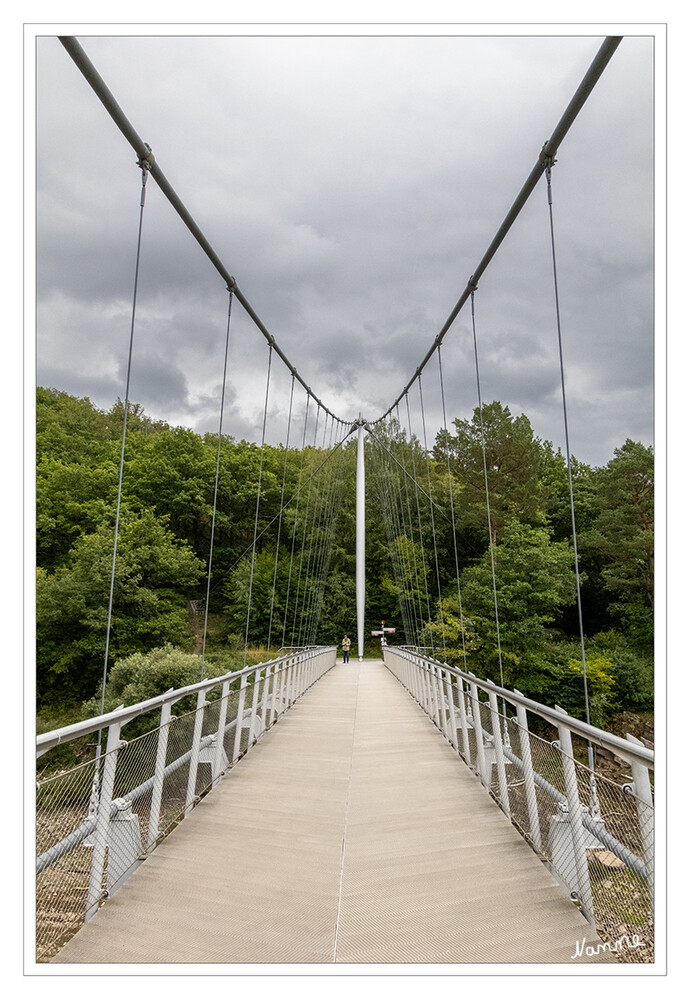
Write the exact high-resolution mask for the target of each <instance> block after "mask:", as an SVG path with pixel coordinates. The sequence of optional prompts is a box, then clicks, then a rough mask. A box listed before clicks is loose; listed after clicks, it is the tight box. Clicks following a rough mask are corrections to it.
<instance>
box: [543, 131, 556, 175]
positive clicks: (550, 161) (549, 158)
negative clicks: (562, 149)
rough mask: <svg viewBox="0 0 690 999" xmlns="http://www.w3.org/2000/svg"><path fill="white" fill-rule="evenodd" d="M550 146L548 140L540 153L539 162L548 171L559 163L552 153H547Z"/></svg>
mask: <svg viewBox="0 0 690 999" xmlns="http://www.w3.org/2000/svg"><path fill="white" fill-rule="evenodd" d="M548 144H549V140H548V139H547V140H546V142H545V143H544V145H543V146H542V147H541V152H540V153H539V162H540V163H542V164H543V165H544V166H545V167H546V169H547V170H550V169H551V167H552V166H553V165H554V163H557V162H558V161H557V160H556V157H555V156H554V155H553V154H552V153H547V152H545V149H546V147H547V146H548Z"/></svg>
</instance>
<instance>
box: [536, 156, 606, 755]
mask: <svg viewBox="0 0 690 999" xmlns="http://www.w3.org/2000/svg"><path fill="white" fill-rule="evenodd" d="M551 166H552V162H549V164H548V166H547V168H546V171H545V173H546V190H547V201H548V206H549V228H550V232H551V260H552V264H553V287H554V297H555V304H556V330H557V333H558V360H559V366H560V374H561V398H562V401H563V426H564V429H565V453H566V460H567V464H568V492H569V495H570V519H571V525H572V532H573V550H574V554H575V582H576V587H577V616H578V622H579V626H580V650H581V654H582V678H583V683H584V692H585V715H586V721H587V724H588V725H589V689H588V684H587V659H586V656H585V630H584V624H583V618H582V597H581V594H580V566H579V559H578V553H577V528H576V526H575V500H574V497H573V472H572V461H571V457H570V436H569V434H568V405H567V402H566V394H565V367H564V364H563V337H562V335H561V310H560V303H559V296H558V270H557V267H556V241H555V237H554V225H553V196H552V192H551ZM587 746H588V752H589V767H590V770H593V769H594V752H593V749H592V743H591V742H588V744H587Z"/></svg>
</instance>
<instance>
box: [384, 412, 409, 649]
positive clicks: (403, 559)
mask: <svg viewBox="0 0 690 999" xmlns="http://www.w3.org/2000/svg"><path fill="white" fill-rule="evenodd" d="M388 427H389V434H390V438H391V446H392V447H393V446H395V447H396V448H397V450H398V452H399V451H400V427H399V424H398V423H397V421H396V420H395V418H394V417H393V416H391V418H390V420H389V423H388ZM396 434H397V439H396ZM391 472H392V473H394V474H393V476H392V482H393V490H394V494H395V495H394V497H393V513H394V516H395V535H396V542H395V543H396V549H397V555H398V561H399V572H400V578H401V581H402V591H401V601H400V613H401V614H402V616H403V623H404V627H405V640H406V641H407V644H408V645H411V644H413V636H414V630H415V629H413V627H412V612H411V608H412V606H413V603H412V594H411V592H409V591H410V582H411V579H412V571H411V564H410V552H409V547H408V545H407V544H406V543H405V540H406V535H407V532H406V526H405V522H404V519H405V509H404V504H403V498H402V489H403V486H402V477H401V475H400V469H399V467H398V465H396V466H395V467H392V469H391Z"/></svg>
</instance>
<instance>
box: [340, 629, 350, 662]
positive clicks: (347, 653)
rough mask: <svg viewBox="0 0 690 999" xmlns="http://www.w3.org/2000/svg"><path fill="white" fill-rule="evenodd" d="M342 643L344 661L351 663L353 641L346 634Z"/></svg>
mask: <svg viewBox="0 0 690 999" xmlns="http://www.w3.org/2000/svg"><path fill="white" fill-rule="evenodd" d="M341 645H342V647H343V662H344V663H349V661H350V646H351V645H352V642H351V641H350V639H349V638H348V637H347V635H345V636H344V638H343V640H342V642H341Z"/></svg>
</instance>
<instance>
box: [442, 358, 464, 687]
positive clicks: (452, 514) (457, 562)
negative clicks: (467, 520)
mask: <svg viewBox="0 0 690 999" xmlns="http://www.w3.org/2000/svg"><path fill="white" fill-rule="evenodd" d="M438 377H439V383H440V385H441V410H442V412H443V430H444V432H445V434H446V462H447V465H448V495H449V498H450V520H451V527H452V531H453V553H454V555H455V578H456V581H457V586H458V608H459V610H460V636H461V638H462V660H463V663H464V664H465V672H467V650H466V648H465V622H464V618H463V613H462V594H461V591H460V560H459V558H458V538H457V531H456V526H455V503H454V500H453V476H452V474H451V469H450V446H449V442H448V423H447V420H446V394H445V391H444V387H443V364H442V362H441V344H439V345H438Z"/></svg>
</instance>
